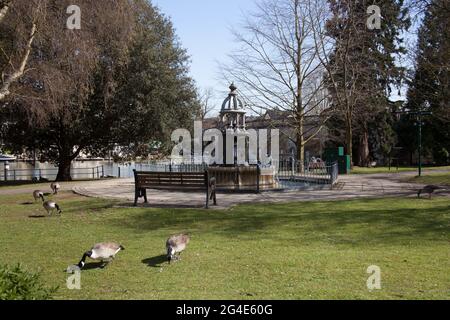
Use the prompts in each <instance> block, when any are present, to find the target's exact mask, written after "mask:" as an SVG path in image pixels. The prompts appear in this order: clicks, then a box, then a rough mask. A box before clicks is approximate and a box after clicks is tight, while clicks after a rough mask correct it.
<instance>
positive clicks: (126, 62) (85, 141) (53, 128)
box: [0, 0, 199, 180]
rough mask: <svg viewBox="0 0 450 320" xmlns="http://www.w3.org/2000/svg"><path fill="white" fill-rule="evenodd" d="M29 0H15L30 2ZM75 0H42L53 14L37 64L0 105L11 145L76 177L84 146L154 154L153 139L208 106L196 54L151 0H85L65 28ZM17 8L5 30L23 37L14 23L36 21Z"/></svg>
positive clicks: (38, 46)
mask: <svg viewBox="0 0 450 320" xmlns="http://www.w3.org/2000/svg"><path fill="white" fill-rule="evenodd" d="M27 4H28V0H17V1H14V2H13V5H14V6H19V5H20V8H23V10H25V11H26V10H27V8H28V7H27V6H26V5H27ZM69 4H70V0H45V1H44V0H42V2H41V5H42V7H41V10H43V12H45V15H44V16H45V19H44V20H42V21H39V23H40V24H39V33H38V34H37V35H36V38H35V41H34V43H33V50H32V55H31V57H30V60H29V61H28V65H29V67H30V70H29V72H27V73H26V75H25V76H23V77H22V78H21V80H20V81H17V82H16V83H15V84H14V87H13V89H14V93H15V94H14V95H9V96H8V97H7V99H6V100H5V102H4V103H2V105H3V107H2V108H0V119H1V121H2V127H1V130H0V134H1V138H2V140H3V142H4V143H5V145H6V147H7V148H9V149H10V150H12V151H14V152H16V153H22V152H23V151H24V150H25V151H28V152H30V153H31V152H33V151H35V150H37V151H40V159H41V160H44V161H51V162H54V163H56V164H57V165H58V167H59V170H58V176H57V180H70V179H71V176H70V167H71V162H72V161H73V160H74V159H75V158H76V157H78V155H79V154H80V153H81V152H85V153H87V152H88V153H90V154H92V155H102V154H103V155H104V154H105V153H104V152H105V151H106V150H108V149H109V150H111V148H112V147H114V146H115V145H119V146H125V147H127V149H128V150H126V151H129V153H130V154H132V155H133V156H139V155H144V156H145V155H147V154H148V153H149V152H150V144H151V143H154V142H155V141H158V142H161V143H166V142H167V141H170V133H171V131H172V130H174V129H176V128H179V127H188V125H189V124H191V122H192V120H193V119H194V115H195V114H197V112H198V110H199V103H198V101H197V96H196V89H195V86H194V83H193V80H192V79H191V78H190V77H189V76H188V56H187V54H186V52H185V51H184V50H183V49H182V48H181V46H180V44H179V43H178V41H177V39H176V36H175V33H174V30H173V27H172V25H171V23H170V21H169V20H168V19H167V18H165V17H164V16H163V15H162V14H161V13H160V12H159V11H158V10H157V9H156V8H155V7H153V6H152V5H151V4H150V3H149V2H148V1H145V0H133V1H128V0H120V1H113V2H111V3H110V4H109V5H107V6H105V4H104V3H103V2H102V1H94V2H93V1H90V0H79V1H78V2H77V4H78V5H79V6H80V7H81V10H82V12H83V15H82V28H81V30H67V29H66V28H65V22H66V21H65V19H66V18H67V16H66V15H65V12H66V8H67V6H68V5H69ZM15 12H16V11H14V10H13V11H11V13H10V14H9V15H8V16H7V17H6V18H5V20H3V21H2V23H1V24H0V34H3V30H8V32H9V37H12V38H14V37H15V36H16V34H15V33H14V30H15V29H16V28H14V26H15V24H18V25H21V24H24V25H25V24H27V21H21V20H22V19H24V18H23V16H20V15H16V14H15ZM0 40H1V39H0ZM0 44H1V43H0ZM11 50H14V47H12V46H11ZM166 146H167V143H166Z"/></svg>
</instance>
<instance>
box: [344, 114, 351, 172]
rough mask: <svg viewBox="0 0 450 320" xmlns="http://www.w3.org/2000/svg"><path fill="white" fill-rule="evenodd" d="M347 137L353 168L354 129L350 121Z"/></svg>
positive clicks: (348, 151)
mask: <svg viewBox="0 0 450 320" xmlns="http://www.w3.org/2000/svg"><path fill="white" fill-rule="evenodd" d="M345 139H346V147H347V154H348V155H349V156H350V161H351V167H352V168H353V130H352V125H351V122H350V123H349V121H347V128H346V134H345Z"/></svg>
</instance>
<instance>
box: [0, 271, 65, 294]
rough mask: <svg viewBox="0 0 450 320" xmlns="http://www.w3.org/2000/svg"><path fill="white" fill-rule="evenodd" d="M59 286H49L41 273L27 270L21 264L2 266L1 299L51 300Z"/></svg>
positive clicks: (0, 277)
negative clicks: (42, 278) (43, 282)
mask: <svg viewBox="0 0 450 320" xmlns="http://www.w3.org/2000/svg"><path fill="white" fill-rule="evenodd" d="M57 289H58V288H56V287H52V288H47V287H45V286H44V285H43V284H42V283H41V279H40V274H39V273H33V272H29V271H27V270H25V269H24V268H23V267H22V266H21V265H20V264H18V265H16V266H14V267H10V266H7V265H4V266H0V300H49V299H52V294H54V293H55V292H56V290H57Z"/></svg>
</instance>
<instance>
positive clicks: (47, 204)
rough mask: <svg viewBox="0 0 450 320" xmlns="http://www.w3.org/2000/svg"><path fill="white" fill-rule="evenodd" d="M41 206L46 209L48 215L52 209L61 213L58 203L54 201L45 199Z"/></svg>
mask: <svg viewBox="0 0 450 320" xmlns="http://www.w3.org/2000/svg"><path fill="white" fill-rule="evenodd" d="M42 206H43V207H44V209H45V210H47V213H48V215H49V216H50V215H51V214H52V212H53V210H55V209H56V210H57V211H58V213H59V214H61V213H62V210H61V209H60V207H59V205H58V204H57V203H56V202H55V201H45V202H44V203H43V204H42Z"/></svg>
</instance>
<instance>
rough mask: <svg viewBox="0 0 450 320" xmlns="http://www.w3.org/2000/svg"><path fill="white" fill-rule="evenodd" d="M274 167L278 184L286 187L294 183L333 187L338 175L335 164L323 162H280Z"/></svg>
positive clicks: (336, 164)
mask: <svg viewBox="0 0 450 320" xmlns="http://www.w3.org/2000/svg"><path fill="white" fill-rule="evenodd" d="M275 166H276V167H277V172H278V180H279V181H280V184H281V185H283V186H286V187H288V186H290V185H293V184H295V183H304V184H306V185H308V184H315V185H317V184H319V185H331V186H333V185H334V184H335V183H336V181H337V179H338V174H339V167H338V163H337V162H336V163H332V164H327V163H325V162H315V163H312V162H299V161H296V160H282V161H280V162H278V163H277V164H275Z"/></svg>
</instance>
